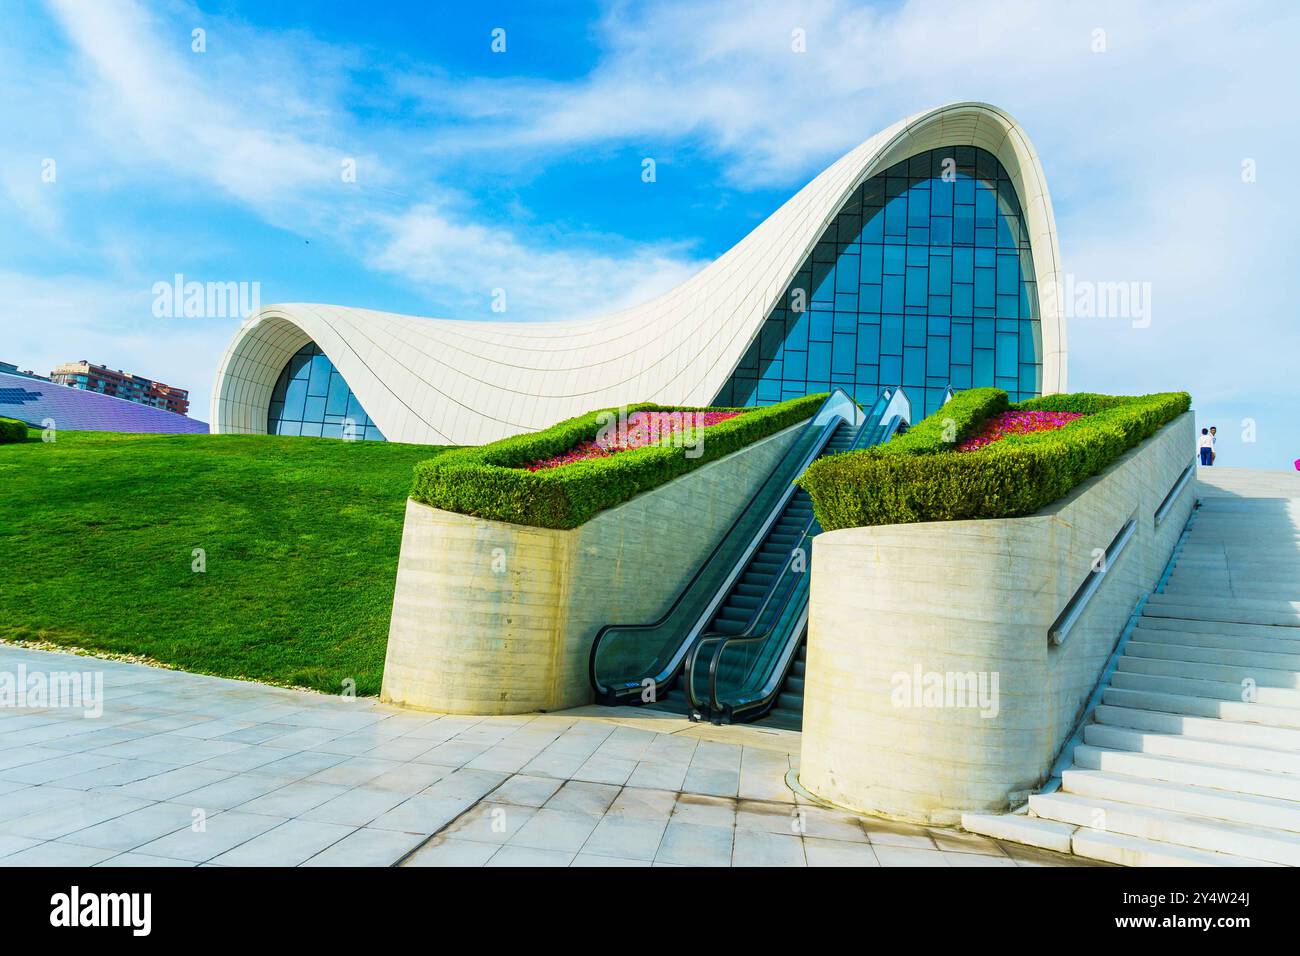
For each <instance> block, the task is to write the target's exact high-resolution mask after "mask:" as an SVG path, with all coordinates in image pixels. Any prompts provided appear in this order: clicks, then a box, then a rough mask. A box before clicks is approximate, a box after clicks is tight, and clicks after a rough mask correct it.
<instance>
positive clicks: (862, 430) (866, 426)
mask: <svg viewBox="0 0 1300 956" xmlns="http://www.w3.org/2000/svg"><path fill="white" fill-rule="evenodd" d="M892 397H893V396H892V394H891V392H890V391H889V390H888V389H886V390H884V391H882V392H881V394H880V396H879V397H878V398H877V399H876V401H875V403H874V404H873V405H872V406H871V410H870V411H869V412H868V413H867V414H866V416H865V417H864V418H863V419H862V422H861V424H860V425H859V426H858V431H857V434H855V435H854V436H853V442H852V443H851V444H850V445H849V447H848V448H847V449H845V451H855V450H857V449H858V448H861V447H864V446H863V438H864V437H869V436H871V435H873V434H875V433H876V431H877V430H878V429H879V428H880V426H881V423H882V422H883V421H884V415H885V412H887V411H888V410H889V404H890V402H891V400H892ZM877 409H879V411H877ZM794 493H795V487H794V484H793V483H791V487H790V490H789V492H788V494H786V495H785V496H784V497H783V499H782V500H783V501H789V499H790V498H792V497H793V496H794ZM816 523H817V519H816V517H814V516H811V515H810V516H809V518H808V520H807V521H806V522H805V523H804V525H803V527H802V528H800V529H799V540H798V543H797V544H796V545H795V546H794V547H793V548H791V549H790V553H789V555H788V556H787V557H786V559H785V564H783V565H782V566H781V569H780V570H779V571H778V572H777V573H776V574H775V575H773V577H772V583H771V584H769V585H768V586H767V589H766V590H765V591H764V592H763V597H762V599H761V600H760V601H759V602H758V607H757V608H755V610H754V612H753V614H752V615H751V616H750V619H749V623H748V624H747V625H746V626H745V628H744V630H742V631H739V632H738V633H736V634H733V635H723V634H720V633H719V632H717V631H710V632H707V633H705V634H704V635H702V636H701V637H700V639H699V640H698V641H696V642H695V643H694V644H693V646H692V647H691V649H690V650H689V651H688V652H687V656H688V661H687V664H686V674H687V675H692V674H694V673H695V666H696V662H697V661H698V660H699V656H700V652H701V649H702V648H704V647H705V646H706V645H711V644H714V643H716V642H717V641H718V640H720V639H722V638H724V637H728V636H730V637H736V638H743V637H748V636H749V635H751V634H753V632H754V629H755V628H757V627H758V624H759V622H760V621H761V620H763V615H764V613H765V612H766V611H767V607H768V605H769V604H770V603H771V602H772V598H773V597H775V596H776V592H777V589H778V588H780V586H781V583H782V582H783V581H784V580H785V576H786V574H787V573H788V572H789V570H790V566H791V565H792V564H793V563H794V561H795V557H796V555H797V554H798V552H799V550H800V548H802V547H803V546H804V544H805V543H806V542H807V541H808V539H809V537H811V535H812V534H814V533H815V532H813V530H812V529H813V525H815V524H816ZM783 609H784V607H783ZM685 685H686V700H687V703H688V704H689V705H690V707H691V709H692V710H699V709H700V708H701V707H702V705H703V702H702V701H699V700H697V699H696V697H695V685H694V681H693V680H691V679H690V677H689V676H688V677H687V679H686V680H685Z"/></svg>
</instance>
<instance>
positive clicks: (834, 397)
mask: <svg viewBox="0 0 1300 956" xmlns="http://www.w3.org/2000/svg"><path fill="white" fill-rule="evenodd" d="M846 404H847V409H851V410H852V415H853V417H854V418H856V416H857V414H858V413H860V411H861V410H860V409H859V408H858V406H857V404H856V403H855V402H854V401H853V399H852V398H850V397H849V395H848V393H847V392H845V391H844V389H842V388H837V389H835V391H833V392H832V393H831V394H830V395H829V396H827V398H826V401H824V402H822V404H821V406H820V407H819V408H818V410H817V411H816V412H815V413H814V414H813V416H812V418H811V419H809V420H808V424H807V425H806V426H805V428H814V427H816V426H817V424H818V421H819V420H821V419H823V416H829V417H826V418H825V419H824V420H823V421H822V422H821V428H822V434H821V435H820V436H818V438H817V441H816V443H815V444H814V446H813V447H812V449H810V450H809V452H808V453H807V454H805V456H804V458H803V460H802V461H801V462H800V464H799V465H798V471H799V473H802V472H803V470H804V469H806V468H807V467H808V465H809V464H810V463H811V462H812V461H813V460H814V459H816V458H817V456H818V455H820V454H821V451H822V449H824V448H825V446H826V444H827V443H828V442H829V441H830V440H831V437H832V436H833V435H834V434H835V430H836V429H837V428H838V427H839V425H840V423H841V422H843V421H849V420H851V419H848V418H846V417H845V414H844V410H841V406H845V405H846ZM796 444H797V441H796ZM783 460H784V459H783ZM778 467H779V466H778ZM773 474H775V470H774V472H773ZM768 480H769V481H770V480H771V478H770V477H769V479H768ZM765 484H766V483H765ZM793 493H794V486H793V485H791V486H790V487H789V488H788V489H786V491H785V492H784V493H783V494H782V495H781V497H780V498H779V499H778V500H777V502H776V504H775V505H774V506H773V508H772V509H771V511H770V513H769V514H768V516H767V517H766V518H765V519H764V520H763V522H762V524H761V525H760V527H759V529H758V531H757V532H756V533H755V535H754V536H753V538H752V539H751V540H750V543H749V544H748V545H746V546H745V549H744V551H743V552H742V554H741V557H740V558H739V559H738V562H737V564H738V566H739V567H742V568H743V567H744V565H745V564H747V563H748V561H749V557H750V555H752V554H753V552H754V550H755V549H756V548H757V547H758V546H759V545H761V544H762V541H763V539H764V538H765V537H766V536H767V531H768V530H769V529H770V527H771V526H772V524H773V523H774V522H775V520H776V518H777V517H779V515H780V513H781V511H783V510H784V508H785V505H786V503H787V502H788V501H789V499H790V496H791V495H792V494H793ZM747 513H748V508H743V509H741V512H740V513H739V514H738V515H736V517H735V519H734V520H733V521H732V523H731V525H730V526H729V527H728V528H727V530H726V531H725V532H724V533H723V534H722V535H721V537H719V539H718V542H717V544H715V545H714V547H713V550H712V551H710V552H709V555H708V557H706V558H705V559H704V560H703V561H702V562H700V564H699V565H698V566H697V567H696V570H695V573H694V574H693V575H691V579H690V580H689V581H687V582H686V584H685V585H683V586H682V588H681V589H680V590H679V591H678V593H677V597H676V598H675V599H674V600H673V603H672V604H670V605H669V606H668V609H667V610H665V611H664V612H663V614H661V615H660V616H659V617H658V618H657V619H656V620H654V621H652V622H650V623H641V622H637V623H628V624H606V625H604V626H603V627H601V628H600V630H598V631H597V632H596V634H595V637H593V639H592V643H591V651H590V653H589V654H588V657H587V676H588V679H589V680H590V682H591V686H592V688H593V690H595V691H596V694H597V698H598V699H607V698H615V697H617V695H618V692H619V691H620V690H622V691H624V692H628V693H631V692H633V691H635V690H636V689H639V688H640V687H641V686H643V680H644V678H643V679H642V680H636V681H620V682H617V683H614V684H611V685H609V686H605V685H604V684H602V683H601V682H600V680H599V679H598V678H597V676H596V659H597V656H598V652H599V650H600V645H601V641H603V640H604V638H605V636H606V635H607V634H608V633H610V632H611V631H614V630H619V631H649V630H654V629H655V628H658V627H662V626H663V624H664V623H665V622H666V621H667V620H668V619H669V618H670V617H671V616H672V615H673V613H674V612H675V611H676V610H677V608H678V607H680V606H681V603H682V601H684V600H685V599H686V596H687V595H688V594H689V593H690V592H691V589H692V588H693V587H694V586H695V582H696V581H698V580H699V579H700V576H701V575H702V574H703V573H704V572H705V570H706V569H707V568H708V567H709V565H710V563H711V562H712V561H713V559H714V558H715V557H716V556H717V554H718V552H719V551H720V550H721V549H722V547H723V545H724V544H725V543H726V541H727V539H728V538H729V537H730V535H731V533H732V531H733V530H734V529H735V528H736V527H737V526H738V525H739V524H740V522H741V520H742V519H743V518H744V517H745V516H746V514H747ZM737 576H738V573H737V571H736V569H735V568H733V570H732V573H731V574H730V575H729V576H728V578H727V580H726V581H725V582H724V584H723V585H722V587H720V588H719V592H720V593H718V594H715V596H714V598H713V600H711V601H710V602H709V605H708V606H707V607H706V608H705V609H704V611H703V613H702V614H700V615H699V616H698V617H697V618H696V623H695V625H694V626H693V627H692V628H691V631H690V633H689V634H688V638H687V640H686V641H683V642H682V645H681V648H680V650H679V652H678V653H676V654H674V655H673V656H672V659H671V660H669V662H668V664H667V666H666V667H664V668H663V669H661V670H660V672H659V673H658V674H656V675H653V676H652V677H651V680H653V681H654V682H655V683H656V684H657V685H661V684H666V683H667V682H668V681H669V680H670V679H671V677H672V675H673V674H674V673H675V672H676V671H677V669H678V668H679V667H680V666H681V662H682V658H684V657H685V655H686V651H687V649H688V648H689V642H690V641H691V640H693V639H694V636H695V634H696V632H698V630H699V629H700V628H702V627H704V626H705V624H706V623H707V622H708V621H709V620H710V619H711V617H712V615H713V613H714V611H715V610H716V609H717V605H718V604H720V603H721V601H722V599H723V597H724V596H725V592H726V591H728V590H730V588H731V585H732V583H733V582H734V580H735V578H736V577H737Z"/></svg>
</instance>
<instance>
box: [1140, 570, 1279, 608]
mask: <svg viewBox="0 0 1300 956" xmlns="http://www.w3.org/2000/svg"><path fill="white" fill-rule="evenodd" d="M1160 593H1161V594H1163V595H1165V596H1166V597H1169V598H1172V599H1173V600H1175V601H1178V602H1180V603H1187V601H1189V600H1191V599H1192V598H1194V597H1196V596H1198V595H1203V594H1217V595H1220V596H1221V597H1223V598H1227V599H1231V600H1240V599H1243V598H1252V599H1256V600H1264V601H1294V600H1296V599H1297V597H1300V584H1296V583H1295V582H1293V581H1287V582H1285V583H1281V582H1279V583H1276V584H1268V583H1264V582H1259V583H1251V584H1237V583H1233V582H1232V581H1231V580H1229V579H1228V578H1227V576H1226V575H1225V576H1224V578H1223V579H1221V580H1218V581H1207V580H1206V579H1205V578H1202V577H1197V578H1192V579H1188V578H1180V577H1178V576H1177V575H1174V576H1172V577H1170V579H1169V583H1168V584H1166V585H1165V589H1164V590H1163V591H1161V592H1160Z"/></svg>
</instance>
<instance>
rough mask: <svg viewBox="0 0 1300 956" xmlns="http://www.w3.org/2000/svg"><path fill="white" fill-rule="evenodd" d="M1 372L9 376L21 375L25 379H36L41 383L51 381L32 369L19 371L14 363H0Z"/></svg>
mask: <svg viewBox="0 0 1300 956" xmlns="http://www.w3.org/2000/svg"><path fill="white" fill-rule="evenodd" d="M0 372H5V373H7V374H9V375H20V376H22V377H23V378H34V379H37V380H38V381H41V382H48V381H49V378H47V377H46V376H44V375H37V374H36V373H35V372H33V371H32V370H31V369H25V370H19V368H18V366H17V365H14V364H13V363H12V362H0Z"/></svg>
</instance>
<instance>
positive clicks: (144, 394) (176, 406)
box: [50, 359, 190, 415]
mask: <svg viewBox="0 0 1300 956" xmlns="http://www.w3.org/2000/svg"><path fill="white" fill-rule="evenodd" d="M50 381H52V382H54V383H56V384H58V385H66V386H68V387H69V388H80V389H83V390H85V391H88V392H99V393H101V394H103V395H111V396H113V397H114V398H123V399H126V400H127V401H128V402H135V403H136V404H138V405H148V406H149V407H150V408H161V409H163V410H164V411H168V412H175V413H176V414H177V415H187V414H189V410H190V393H189V391H188V390H187V389H184V388H175V387H174V386H171V385H164V384H163V383H162V382H155V381H153V380H152V379H148V378H144V377H142V376H140V375H132V374H131V373H130V372H123V371H122V370H120V369H117V370H114V369H111V368H105V367H104V366H102V365H92V364H91V363H90V362H87V361H86V360H85V359H82V360H81V361H80V362H65V363H64V364H63V365H60V366H57V367H56V368H55V369H54V371H52V372H50Z"/></svg>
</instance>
